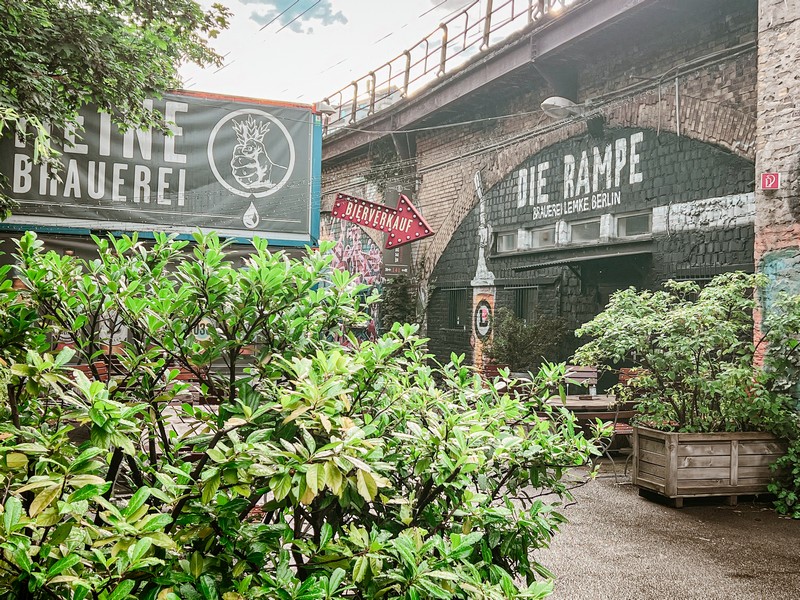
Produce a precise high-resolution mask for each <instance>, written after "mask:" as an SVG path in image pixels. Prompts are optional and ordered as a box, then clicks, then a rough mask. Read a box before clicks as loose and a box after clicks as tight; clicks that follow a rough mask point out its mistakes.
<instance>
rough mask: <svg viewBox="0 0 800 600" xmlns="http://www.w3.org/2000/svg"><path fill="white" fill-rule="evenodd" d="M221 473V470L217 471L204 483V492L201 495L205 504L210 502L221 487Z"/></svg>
mask: <svg viewBox="0 0 800 600" xmlns="http://www.w3.org/2000/svg"><path fill="white" fill-rule="evenodd" d="M219 483H220V475H219V472H217V473H215V474H214V475H213V476H212V477H211V478H210V479H209V480H208V481H206V482H205V483H204V484H203V493H202V495H201V497H200V499H201V500H202V502H203V504H210V503H211V500H212V499H213V498H214V496H215V495H216V493H217V490H218V489H219Z"/></svg>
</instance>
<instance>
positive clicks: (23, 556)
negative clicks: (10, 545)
mask: <svg viewBox="0 0 800 600" xmlns="http://www.w3.org/2000/svg"><path fill="white" fill-rule="evenodd" d="M11 558H12V559H13V563H14V565H15V566H17V567H19V568H20V569H21V570H22V571H25V572H26V573H30V572H31V570H32V569H33V562H32V561H31V557H30V556H28V552H27V550H25V548H21V547H20V546H16V547H15V548H14V549H13V550H12V551H11Z"/></svg>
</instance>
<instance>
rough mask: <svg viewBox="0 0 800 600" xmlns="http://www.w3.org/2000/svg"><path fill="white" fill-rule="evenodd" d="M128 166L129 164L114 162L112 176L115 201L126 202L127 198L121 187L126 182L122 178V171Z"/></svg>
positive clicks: (112, 196)
mask: <svg viewBox="0 0 800 600" xmlns="http://www.w3.org/2000/svg"><path fill="white" fill-rule="evenodd" d="M127 168H128V165H126V164H123V163H114V167H113V169H112V176H111V200H113V201H114V202H125V200H127V198H126V197H125V196H123V195H122V192H120V189H119V188H120V187H122V186H123V185H124V184H125V181H124V180H123V179H122V175H121V172H122V171H125V170H126V169H127Z"/></svg>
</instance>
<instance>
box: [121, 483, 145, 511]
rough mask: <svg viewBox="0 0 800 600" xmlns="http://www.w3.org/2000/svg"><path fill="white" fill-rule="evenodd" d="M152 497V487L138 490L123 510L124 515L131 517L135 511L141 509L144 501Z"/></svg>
mask: <svg viewBox="0 0 800 600" xmlns="http://www.w3.org/2000/svg"><path fill="white" fill-rule="evenodd" d="M148 498H150V488H148V487H143V488H139V489H138V490H136V493H135V494H134V495H133V496H131V499H130V500H128V506H126V507H125V510H123V511H122V516H123V517H126V518H127V517H130V516H131V515H132V514H133V513H135V512H136V511H137V510H139V509H140V508H141V507H142V506H144V503H145V502H147V500H148Z"/></svg>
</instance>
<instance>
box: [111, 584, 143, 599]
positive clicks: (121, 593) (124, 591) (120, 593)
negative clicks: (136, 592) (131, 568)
mask: <svg viewBox="0 0 800 600" xmlns="http://www.w3.org/2000/svg"><path fill="white" fill-rule="evenodd" d="M135 585H136V582H135V581H133V580H132V579H126V580H125V581H123V582H122V583H120V584H119V585H118V586H117V587H116V588H114V591H113V592H112V593H111V595H110V596H109V597H108V600H124V599H125V598H127V597H128V594H130V593H131V590H132V589H133V588H134V586H135Z"/></svg>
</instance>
